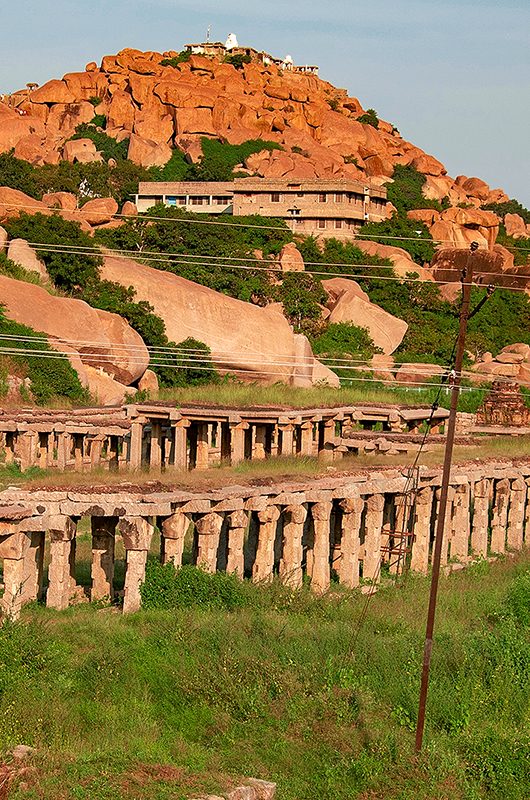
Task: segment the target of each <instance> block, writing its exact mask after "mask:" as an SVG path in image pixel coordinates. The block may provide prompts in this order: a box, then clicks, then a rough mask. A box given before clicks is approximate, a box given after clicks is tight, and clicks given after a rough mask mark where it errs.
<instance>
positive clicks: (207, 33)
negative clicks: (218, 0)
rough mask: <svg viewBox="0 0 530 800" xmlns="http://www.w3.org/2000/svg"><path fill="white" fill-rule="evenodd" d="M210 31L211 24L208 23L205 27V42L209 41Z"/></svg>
mask: <svg viewBox="0 0 530 800" xmlns="http://www.w3.org/2000/svg"><path fill="white" fill-rule="evenodd" d="M211 31H212V26H211V25H208V27H207V28H206V41H207V42H209V41H210V33H211Z"/></svg>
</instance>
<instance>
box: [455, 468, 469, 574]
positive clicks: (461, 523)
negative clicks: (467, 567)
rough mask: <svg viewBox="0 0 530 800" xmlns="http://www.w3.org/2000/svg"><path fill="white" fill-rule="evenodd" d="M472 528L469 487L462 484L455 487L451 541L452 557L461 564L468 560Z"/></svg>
mask: <svg viewBox="0 0 530 800" xmlns="http://www.w3.org/2000/svg"><path fill="white" fill-rule="evenodd" d="M470 527H471V526H470V508H469V485H468V484H461V485H459V486H456V487H455V492H454V497H453V516H452V519H451V529H452V535H451V540H450V545H451V547H450V556H451V558H456V559H458V561H459V562H460V563H465V562H466V561H467V560H468V556H469V544H470V542H469V534H470Z"/></svg>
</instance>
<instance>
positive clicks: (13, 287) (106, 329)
mask: <svg viewBox="0 0 530 800" xmlns="http://www.w3.org/2000/svg"><path fill="white" fill-rule="evenodd" d="M0 297H1V298H2V303H3V304H4V305H5V313H6V316H7V317H8V318H9V319H12V320H14V321H15V322H20V323H22V324H23V325H28V326H29V327H31V328H33V329H34V330H35V331H42V332H44V333H47V334H48V335H49V336H51V337H53V338H54V339H55V340H58V341H59V342H63V341H64V342H66V343H67V344H69V345H70V347H71V348H72V349H74V350H75V351H76V352H77V353H78V355H79V357H80V359H81V361H82V363H83V365H84V366H85V367H86V366H87V365H88V366H92V367H94V368H97V369H100V370H101V371H102V372H104V373H106V374H107V376H110V377H111V378H114V379H115V380H116V381H119V383H121V384H123V385H124V386H128V385H130V384H131V383H133V382H134V381H136V380H138V379H139V378H140V377H141V376H142V375H143V374H144V372H145V370H146V369H147V366H148V364H149V355H148V352H147V348H146V347H145V345H144V343H143V341H142V339H141V338H140V336H139V335H138V334H137V333H136V331H134V330H133V329H132V328H131V327H130V325H129V324H128V323H127V322H126V321H125V320H123V319H122V318H121V317H119V316H118V315H117V314H110V313H109V312H108V311H100V310H99V309H95V308H91V307H90V306H89V305H87V303H84V302H83V301H82V300H73V299H71V298H68V297H55V296H54V295H51V294H48V292H47V291H46V290H45V289H43V288H41V287H40V286H35V285H33V284H29V283H25V282H23V281H16V280H13V279H12V278H6V277H5V276H3V275H0ZM80 377H81V376H80ZM89 377H90V376H89ZM88 383H89V385H90V380H88Z"/></svg>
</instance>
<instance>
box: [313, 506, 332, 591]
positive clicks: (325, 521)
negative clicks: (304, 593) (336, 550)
mask: <svg viewBox="0 0 530 800" xmlns="http://www.w3.org/2000/svg"><path fill="white" fill-rule="evenodd" d="M330 515H331V503H330V502H328V501H324V502H320V503H315V504H314V505H313V506H312V508H311V516H312V517H313V528H314V540H313V570H312V575H311V591H312V592H315V594H323V593H324V592H327V590H328V589H329V583H330V573H331V569H330V563H329V561H330V552H329V538H330Z"/></svg>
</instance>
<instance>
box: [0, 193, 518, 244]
mask: <svg viewBox="0 0 530 800" xmlns="http://www.w3.org/2000/svg"><path fill="white" fill-rule="evenodd" d="M94 199H100V198H94ZM101 199H104V198H101ZM2 205H4V206H6V207H7V208H20V209H23V210H26V209H29V210H33V211H36V212H41V213H42V212H44V211H50V212H51V213H52V214H53V213H57V214H68V215H72V214H73V215H75V214H78V215H79V217H80V219H81V220H83V207H81V208H76V209H66V208H57V207H55V208H54V207H49V206H45V207H44V208H43V207H42V206H37V205H29V204H24V203H9V202H7V203H3V204H2ZM90 213H91V215H96V216H97V215H98V214H99V215H100V216H101V217H102V218H105V219H106V218H107V217H109V216H110V217H111V218H116V219H125V220H128V221H129V222H132V221H135V220H138V221H141V220H149V221H154V222H175V223H184V224H191V225H218V226H224V227H231V228H255V229H257V230H270V231H276V232H282V231H288V232H291V231H289V230H288V229H286V228H283V227H282V226H280V225H252V224H251V223H249V222H225V221H224V220H214V219H189V218H186V217H157V216H154V215H148V214H142V215H141V216H140V215H138V216H131V215H130V214H119V213H115V214H109V213H108V212H104V211H101V212H97V211H91V212H90ZM413 221H414V220H411V222H413ZM363 237H364V238H365V239H392V240H394V241H402V242H405V241H406V242H431V243H432V244H449V245H454V241H453V240H452V239H432V238H427V237H422V236H393V235H391V234H363ZM354 242H355V239H352V243H354ZM502 246H503V247H506V249H512V250H524V251H527V250H528V251H530V248H523V247H517V245H502ZM461 249H463V250H465V249H466V248H461Z"/></svg>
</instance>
